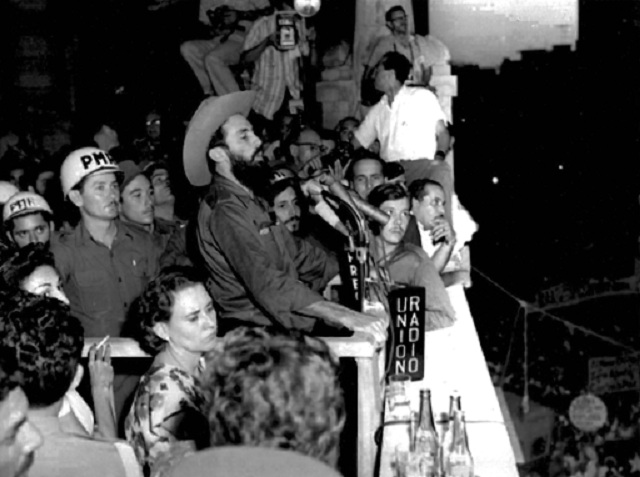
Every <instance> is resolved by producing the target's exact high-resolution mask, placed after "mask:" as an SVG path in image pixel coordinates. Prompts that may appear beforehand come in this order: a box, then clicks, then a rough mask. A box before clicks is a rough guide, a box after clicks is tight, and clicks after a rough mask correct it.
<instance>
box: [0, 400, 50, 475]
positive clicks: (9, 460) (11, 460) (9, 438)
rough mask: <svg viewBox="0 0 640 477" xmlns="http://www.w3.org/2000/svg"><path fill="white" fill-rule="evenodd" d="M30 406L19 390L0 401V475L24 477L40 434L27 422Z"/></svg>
mask: <svg viewBox="0 0 640 477" xmlns="http://www.w3.org/2000/svg"><path fill="white" fill-rule="evenodd" d="M28 411H29V403H28V401H27V398H26V396H25V395H24V392H22V389H20V388H15V389H13V390H12V391H11V392H9V394H8V395H7V397H6V398H5V399H4V400H3V401H2V402H0V475H2V476H3V477H26V475H27V472H28V470H29V467H31V464H32V463H33V456H34V452H35V451H36V449H38V448H39V447H40V446H41V445H42V435H41V434H40V432H39V431H38V429H36V427H35V426H34V425H33V424H32V423H31V422H29V420H28V415H27V412H28Z"/></svg>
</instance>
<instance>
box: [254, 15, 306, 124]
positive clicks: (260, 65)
mask: <svg viewBox="0 0 640 477" xmlns="http://www.w3.org/2000/svg"><path fill="white" fill-rule="evenodd" d="M296 25H297V28H298V33H300V30H299V29H300V26H299V23H297V24H296ZM275 31H276V14H273V15H269V16H266V17H262V18H259V19H258V20H256V21H255V23H254V24H253V26H252V27H251V30H249V33H248V34H247V37H246V39H245V41H244V51H248V50H250V49H251V48H254V47H255V46H257V45H258V44H259V43H260V42H261V41H263V40H264V39H265V38H267V37H268V36H269V35H271V34H272V33H274V32H275ZM299 37H302V35H299ZM299 57H300V49H299V48H298V47H296V48H294V49H292V50H288V51H279V50H278V49H276V48H274V47H273V46H268V47H267V48H266V49H265V50H264V52H263V53H262V55H260V58H258V60H257V61H256V64H255V69H254V72H253V78H252V81H251V82H252V86H251V89H253V90H254V91H256V99H255V101H254V103H253V110H254V111H255V112H256V113H258V114H261V115H263V116H264V117H265V118H267V119H273V115H274V114H275V113H276V111H278V109H280V106H281V105H282V101H283V100H284V98H285V92H286V91H287V88H288V89H289V93H290V94H291V97H292V98H293V99H294V100H295V99H300V92H301V91H302V81H300V66H299Z"/></svg>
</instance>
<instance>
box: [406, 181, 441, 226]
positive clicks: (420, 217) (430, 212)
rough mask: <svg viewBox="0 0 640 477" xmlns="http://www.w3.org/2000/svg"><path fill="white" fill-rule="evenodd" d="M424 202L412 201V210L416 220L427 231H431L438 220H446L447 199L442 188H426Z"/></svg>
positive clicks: (427, 186) (433, 186) (429, 186)
mask: <svg viewBox="0 0 640 477" xmlns="http://www.w3.org/2000/svg"><path fill="white" fill-rule="evenodd" d="M425 192H426V194H425V196H424V197H423V198H422V200H416V199H412V201H411V203H412V210H413V215H414V216H415V217H416V220H417V221H418V223H419V224H420V225H422V227H423V228H424V229H425V230H431V229H432V228H433V226H434V225H435V224H436V222H437V221H438V220H444V205H445V197H444V191H443V190H442V187H438V186H435V185H426V186H425Z"/></svg>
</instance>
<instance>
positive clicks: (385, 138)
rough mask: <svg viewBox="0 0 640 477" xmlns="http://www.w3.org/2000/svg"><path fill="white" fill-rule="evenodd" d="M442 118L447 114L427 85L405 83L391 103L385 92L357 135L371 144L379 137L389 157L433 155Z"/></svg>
mask: <svg viewBox="0 0 640 477" xmlns="http://www.w3.org/2000/svg"><path fill="white" fill-rule="evenodd" d="M438 121H444V122H446V116H445V115H444V112H443V111H442V108H441V107H440V103H439V102H438V98H436V95H435V94H433V93H432V92H431V91H429V90H428V89H426V88H422V87H409V86H403V87H402V88H400V91H398V94H396V97H395V99H394V100H393V103H392V104H391V106H389V99H388V98H387V96H386V95H385V96H383V97H382V99H381V100H380V101H379V102H378V103H377V104H376V105H375V106H373V107H372V108H371V109H370V110H369V112H368V113H367V116H366V117H365V118H364V121H363V122H362V124H361V125H360V127H359V128H358V130H357V131H356V132H355V136H356V139H358V142H360V144H361V145H362V146H363V147H367V148H368V147H369V146H370V145H371V144H372V143H373V141H375V140H376V139H378V140H379V141H380V157H382V159H384V160H385V161H390V162H395V161H399V160H401V159H405V160H415V159H433V158H434V156H435V153H436V150H437V143H436V127H437V124H438Z"/></svg>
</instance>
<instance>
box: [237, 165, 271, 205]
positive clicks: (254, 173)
mask: <svg viewBox="0 0 640 477" xmlns="http://www.w3.org/2000/svg"><path fill="white" fill-rule="evenodd" d="M231 172H232V173H233V175H234V176H235V178H236V179H238V182H240V184H242V185H243V186H245V187H246V188H247V189H249V190H250V191H251V192H253V193H254V194H255V195H256V196H258V197H260V198H262V199H267V198H268V196H269V195H268V191H269V166H268V165H267V164H266V162H263V161H260V162H246V161H244V160H242V159H240V158H235V157H232V158H231Z"/></svg>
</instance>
